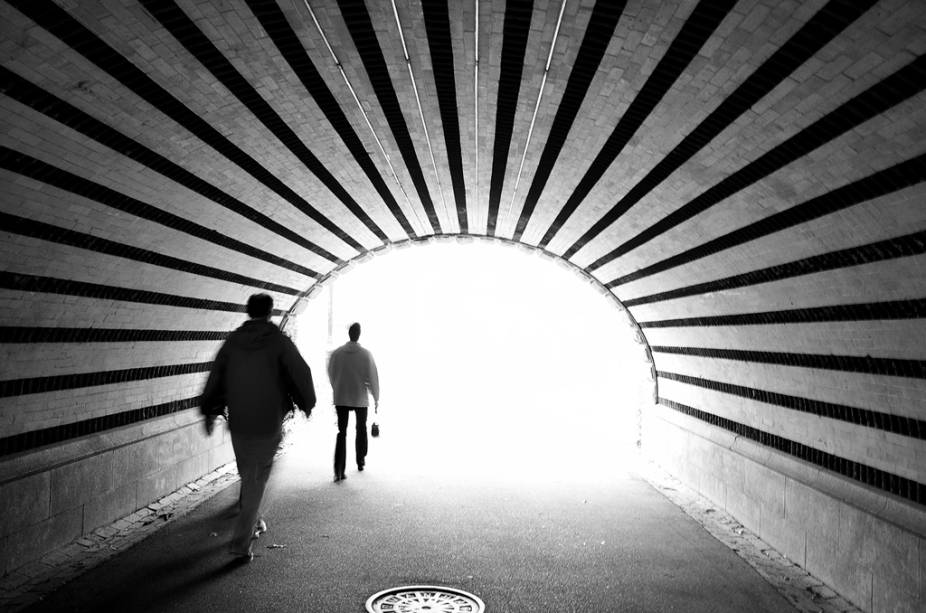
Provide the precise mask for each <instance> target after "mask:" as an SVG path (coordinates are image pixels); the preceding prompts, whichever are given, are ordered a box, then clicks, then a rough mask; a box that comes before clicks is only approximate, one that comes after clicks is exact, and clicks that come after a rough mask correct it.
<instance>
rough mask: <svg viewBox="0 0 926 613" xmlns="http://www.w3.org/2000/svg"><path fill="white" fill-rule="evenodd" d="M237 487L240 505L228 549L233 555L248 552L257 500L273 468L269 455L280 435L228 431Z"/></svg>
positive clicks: (276, 446) (260, 497)
mask: <svg viewBox="0 0 926 613" xmlns="http://www.w3.org/2000/svg"><path fill="white" fill-rule="evenodd" d="M231 440H232V448H233V449H234V450H235V461H236V462H237V463H238V475H239V477H240V478H241V491H240V494H239V495H238V501H239V504H240V507H241V508H240V509H239V510H238V520H237V522H236V523H235V532H234V534H233V536H232V541H231V548H230V549H231V552H232V553H234V554H236V555H246V554H248V553H251V541H252V540H253V539H254V526H255V525H256V524H257V520H258V518H259V517H260V506H261V501H262V500H263V498H264V490H265V489H266V487H267V481H268V480H269V479H270V471H271V470H272V469H273V458H274V456H275V455H276V452H277V448H278V447H279V446H280V440H281V435H280V434H273V435H270V436H264V437H250V436H240V435H237V434H235V433H234V432H233V433H232V435H231Z"/></svg>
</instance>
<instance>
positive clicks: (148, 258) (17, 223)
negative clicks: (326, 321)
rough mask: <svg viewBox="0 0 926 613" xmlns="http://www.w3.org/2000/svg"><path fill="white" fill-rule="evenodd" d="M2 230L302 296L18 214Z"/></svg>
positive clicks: (1, 218)
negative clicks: (18, 215)
mask: <svg viewBox="0 0 926 613" xmlns="http://www.w3.org/2000/svg"><path fill="white" fill-rule="evenodd" d="M0 227H2V228H3V230H4V231H6V232H12V233H14V234H20V235H22V236H31V237H33V238H38V239H41V240H44V241H49V242H53V243H59V244H61V245H71V246H73V247H79V248H81V249H86V250H88V251H94V252H96V253H105V254H107V255H113V256H116V257H120V258H126V259H129V260H134V261H136V262H144V263H145V264H152V265H155V266H161V267H163V268H170V269H172V270H179V271H182V272H185V273H189V274H194V275H200V276H204V277H211V278H213V279H219V280H221V281H228V282H230V283H240V284H241V285H248V286H251V287H258V288H260V289H263V290H267V291H272V292H280V293H282V294H289V295H291V296H296V295H298V294H300V293H301V290H298V289H295V288H292V287H286V286H285V285H277V284H276V283H269V282H267V281H261V280H259V279H254V278H252V277H246V276H244V275H239V274H236V273H233V272H229V271H227V270H222V269H219V268H213V267H212V266H205V265H203V264H197V263H195V262H190V261H188V260H181V259H180V258H175V257H171V256H168V255H164V254H161V253H156V252H154V251H149V250H147V249H141V248H139V247H133V246H131V245H126V244H124V243H117V242H115V241H111V240H107V239H105V238H100V237H98V236H93V235H91V234H84V233H83V232H76V231H74V230H67V229H65V228H60V227H58V226H53V225H50V224H47V223H42V222H40V221H34V220H31V219H25V218H23V217H17V216H15V215H8V214H6V213H3V212H0Z"/></svg>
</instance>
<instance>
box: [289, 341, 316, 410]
mask: <svg viewBox="0 0 926 613" xmlns="http://www.w3.org/2000/svg"><path fill="white" fill-rule="evenodd" d="M285 343H286V346H285V348H284V350H283V368H284V370H285V371H286V377H287V379H288V380H289V382H290V384H291V385H290V389H289V392H290V393H291V394H292V395H293V396H294V398H293V401H294V402H295V403H296V404H297V405H298V406H299V408H300V409H302V411H303V412H304V413H305V414H306V416H309V415H311V413H312V409H313V408H315V383H314V382H313V381H312V369H310V368H309V365H308V364H306V362H305V360H304V359H303V358H302V355H301V354H300V353H299V350H298V349H296V345H294V344H293V342H292V341H291V340H289V338H286V341H285Z"/></svg>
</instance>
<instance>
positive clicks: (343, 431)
mask: <svg viewBox="0 0 926 613" xmlns="http://www.w3.org/2000/svg"><path fill="white" fill-rule="evenodd" d="M347 336H348V338H349V339H350V340H349V341H348V342H347V343H345V344H343V345H341V346H340V347H338V348H337V349H335V350H334V351H332V352H331V356H330V357H329V358H328V380H329V381H330V382H331V391H332V392H333V396H334V408H335V411H337V414H338V435H337V438H336V439H335V444H334V480H335V481H341V480H342V479H346V478H347V476H346V475H345V474H344V468H345V464H346V463H347V457H346V456H347V421H348V417H349V415H350V412H351V411H353V412H354V414H355V415H356V428H357V432H356V438H355V441H354V451H355V456H356V459H357V470H363V467H364V465H365V464H366V457H367V410H368V409H369V407H370V398H369V395H372V396H373V401H374V402H375V403H376V404H375V406H376V408H379V375H378V373H377V372H376V362H375V361H374V360H373V354H372V353H370V352H369V350H367V349H365V348H364V347H361V346H360V343H359V342H358V340H359V339H360V324H359V323H356V322H355V323H352V324H351V325H350V327H349V328H348V329H347ZM368 392H369V395H368Z"/></svg>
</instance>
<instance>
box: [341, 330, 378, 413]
mask: <svg viewBox="0 0 926 613" xmlns="http://www.w3.org/2000/svg"><path fill="white" fill-rule="evenodd" d="M328 380H329V381H331V391H332V394H333V396H334V404H335V406H344V407H368V406H370V398H369V396H367V390H369V393H370V394H372V395H373V399H374V400H376V402H377V403H378V402H379V374H378V373H377V372H376V362H374V361H373V354H372V353H370V352H369V351H368V350H367V349H365V348H363V347H361V346H360V343H358V342H355V341H350V342H348V343H345V344H343V345H341V346H340V347H338V348H337V349H335V350H334V351H332V352H331V357H329V358H328Z"/></svg>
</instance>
